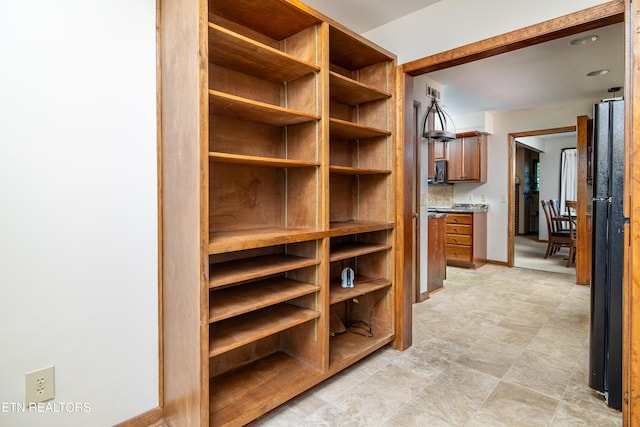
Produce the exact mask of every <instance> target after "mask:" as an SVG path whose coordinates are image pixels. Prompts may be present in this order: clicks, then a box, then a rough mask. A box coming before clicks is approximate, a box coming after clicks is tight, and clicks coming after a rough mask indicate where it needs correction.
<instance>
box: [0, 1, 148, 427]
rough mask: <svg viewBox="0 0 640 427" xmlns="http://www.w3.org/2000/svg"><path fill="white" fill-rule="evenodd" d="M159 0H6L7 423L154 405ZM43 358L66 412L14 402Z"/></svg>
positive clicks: (3, 223) (126, 413)
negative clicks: (24, 409) (25, 409)
mask: <svg viewBox="0 0 640 427" xmlns="http://www.w3.org/2000/svg"><path fill="white" fill-rule="evenodd" d="M155 14H156V2H155V1H154V0H136V1H131V0H112V1H108V2H104V1H95V0H61V1H57V2H52V1H44V0H32V1H28V2H21V1H4V2H2V3H1V4H0V52H2V67H0V117H2V119H0V123H1V124H0V219H1V220H0V343H1V344H0V347H1V350H0V425H2V426H12V427H21V426H24V427H27V426H28V427H34V426H47V427H58V426H59V427H63V426H64V427H69V426H82V427H85V426H107V425H113V424H115V423H117V422H120V421H123V420H126V419H129V418H131V417H133V416H136V415H138V414H140V413H142V412H145V411H147V410H149V409H152V408H154V407H156V406H158V316H157V312H158V293H157V286H158V277H157V275H158V271H157V270H158V249H157V227H158V225H157V171H156V102H155V100H156V77H155V76H156V69H155V66H156V62H155V41H156V40H155ZM48 365H55V370H56V371H55V372H56V386H55V391H56V399H55V400H53V401H50V402H51V403H52V404H53V405H57V406H50V408H51V409H52V410H53V411H56V410H57V412H48V413H37V412H32V413H21V412H20V411H19V410H17V409H16V406H10V405H17V404H18V403H22V402H24V381H25V380H24V374H25V372H27V371H31V370H35V369H39V368H43V367H46V366H48ZM67 402H68V403H72V404H74V403H80V404H86V405H85V406H84V407H83V408H84V409H85V410H86V409H89V412H85V413H82V412H80V411H77V412H72V413H68V412H67V411H69V410H70V409H73V406H65V405H63V403H67Z"/></svg>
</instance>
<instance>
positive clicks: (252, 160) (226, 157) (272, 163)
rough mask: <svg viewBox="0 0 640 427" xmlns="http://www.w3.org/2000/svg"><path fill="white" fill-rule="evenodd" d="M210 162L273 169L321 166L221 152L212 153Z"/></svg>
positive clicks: (297, 161) (306, 162) (315, 163)
mask: <svg viewBox="0 0 640 427" xmlns="http://www.w3.org/2000/svg"><path fill="white" fill-rule="evenodd" d="M209 160H211V161H212V162H214V163H230V164H236V165H249V166H263V167H273V168H305V167H315V166H320V163H319V162H308V161H302V160H289V159H277V158H274V157H258V156H246V155H242V154H229V153H220V152H210V153H209Z"/></svg>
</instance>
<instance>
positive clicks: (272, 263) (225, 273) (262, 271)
mask: <svg viewBox="0 0 640 427" xmlns="http://www.w3.org/2000/svg"><path fill="white" fill-rule="evenodd" d="M318 264H320V260H317V259H313V258H303V257H299V256H295V255H285V254H272V255H262V256H258V257H252V258H248V259H239V260H234V261H226V262H221V263H218V264H211V265H210V266H209V287H210V288H216V287H219V286H225V285H229V284H231V283H237V282H242V281H245V280H252V279H257V278H259V277H265V276H270V275H273V274H278V273H282V272H285V271H290V270H295V269H298V268H304V267H311V266H313V265H318Z"/></svg>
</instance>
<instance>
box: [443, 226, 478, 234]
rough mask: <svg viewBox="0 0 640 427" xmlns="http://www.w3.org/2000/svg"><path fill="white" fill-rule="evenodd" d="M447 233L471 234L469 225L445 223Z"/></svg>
mask: <svg viewBox="0 0 640 427" xmlns="http://www.w3.org/2000/svg"><path fill="white" fill-rule="evenodd" d="M447 234H466V235H469V236H470V235H471V234H472V233H471V226H470V225H458V224H447Z"/></svg>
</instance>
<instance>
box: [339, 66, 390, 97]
mask: <svg viewBox="0 0 640 427" xmlns="http://www.w3.org/2000/svg"><path fill="white" fill-rule="evenodd" d="M329 84H330V89H329V93H330V94H331V98H332V99H335V100H336V101H339V102H341V103H343V104H347V105H359V104H364V103H367V102H371V101H377V100H380V99H385V98H389V97H391V94H390V93H388V92H382V91H379V90H377V89H374V88H372V87H370V86H367V85H365V84H362V83H360V82H358V81H356V80H352V79H350V78H348V77H345V76H343V75H342V74H338V73H336V72H333V71H331V72H330V73H329Z"/></svg>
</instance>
